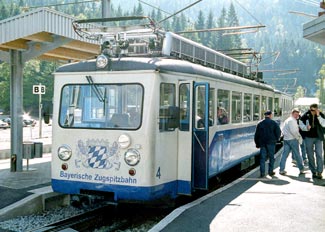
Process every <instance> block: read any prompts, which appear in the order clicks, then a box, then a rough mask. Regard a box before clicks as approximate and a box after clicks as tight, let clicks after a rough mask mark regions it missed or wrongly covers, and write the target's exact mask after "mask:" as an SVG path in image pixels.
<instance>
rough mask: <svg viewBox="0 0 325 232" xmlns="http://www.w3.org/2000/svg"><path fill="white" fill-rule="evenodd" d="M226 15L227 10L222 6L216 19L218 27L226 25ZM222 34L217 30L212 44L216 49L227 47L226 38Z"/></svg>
mask: <svg viewBox="0 0 325 232" xmlns="http://www.w3.org/2000/svg"><path fill="white" fill-rule="evenodd" d="M226 16H227V11H226V9H225V8H224V7H223V8H222V10H221V15H220V17H219V18H218V20H217V25H218V27H220V28H223V27H226V25H227V18H226ZM222 34H223V32H222V31H218V32H217V36H216V44H215V46H214V47H215V48H216V49H217V50H225V49H227V48H228V46H227V40H226V38H225V37H224V36H223V35H222Z"/></svg>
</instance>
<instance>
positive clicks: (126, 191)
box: [52, 28, 292, 202]
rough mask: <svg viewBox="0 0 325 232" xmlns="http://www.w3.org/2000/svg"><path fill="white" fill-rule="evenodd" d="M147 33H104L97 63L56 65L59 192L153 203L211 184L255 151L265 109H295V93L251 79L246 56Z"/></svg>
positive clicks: (55, 181)
mask: <svg viewBox="0 0 325 232" xmlns="http://www.w3.org/2000/svg"><path fill="white" fill-rule="evenodd" d="M146 30H151V32H153V33H152V34H151V35H150V36H149V35H148V36H144V37H143V38H141V39H139V33H137V34H136V38H129V37H128V35H129V36H130V37H131V34H134V31H132V33H129V34H128V32H125V31H124V32H123V33H121V35H120V34H119V35H118V36H116V35H115V36H114V40H113V39H112V38H113V37H112V38H111V37H110V36H108V37H107V38H106V40H105V36H104V37H103V36H102V39H103V38H104V43H103V45H102V50H103V54H101V55H99V56H98V57H97V59H96V60H89V61H83V62H79V63H72V64H68V65H65V66H62V67H60V68H59V69H58V70H57V71H56V72H55V85H54V93H55V95H54V102H53V107H54V110H53V121H52V125H53V148H52V150H53V151H54V152H53V157H52V187H53V190H54V191H56V192H61V193H67V194H103V195H107V196H110V197H111V199H113V200H114V201H116V202H152V201H156V200H160V199H175V198H176V197H177V196H179V195H191V194H192V193H193V192H195V191H196V190H206V189H209V179H210V178H213V177H215V176H216V175H218V174H220V173H222V172H224V171H225V170H227V169H229V168H231V167H234V166H235V165H238V164H240V163H241V162H244V161H246V160H248V159H251V158H252V157H255V156H256V155H257V154H258V149H256V148H255V144H254V141H253V136H254V131H255V127H256V124H257V122H258V121H259V120H260V119H261V118H262V116H263V112H264V111H265V110H267V109H272V110H273V111H274V112H275V117H276V118H277V120H281V117H284V116H286V115H285V114H287V113H288V110H289V109H291V107H292V98H291V97H290V96H288V95H285V94H282V93H281V92H279V91H275V90H274V89H273V88H272V87H271V86H269V85H267V84H265V83H262V82H260V81H256V80H253V78H251V73H250V71H249V68H248V67H247V66H246V65H245V64H244V63H241V62H239V61H237V60H234V59H232V58H230V57H227V56H225V55H223V54H221V53H218V52H216V51H213V50H211V49H209V48H207V47H204V46H202V45H200V44H198V43H195V42H193V41H190V40H188V39H185V38H183V37H181V36H179V35H176V34H174V33H171V32H161V31H159V33H158V32H157V31H155V30H154V29H151V28H150V29H146ZM140 32H141V33H142V32H143V31H140ZM145 32H146V35H147V34H149V33H148V31H145ZM122 34H123V36H122ZM116 38H122V39H121V40H122V42H119V41H116V40H117V39H116ZM139 41H140V42H141V43H140V42H139ZM132 43H134V45H132ZM153 44H154V45H155V46H154V45H153ZM122 45H123V46H122ZM158 48H159V49H158ZM114 53H118V57H115V56H114ZM139 53H141V54H139Z"/></svg>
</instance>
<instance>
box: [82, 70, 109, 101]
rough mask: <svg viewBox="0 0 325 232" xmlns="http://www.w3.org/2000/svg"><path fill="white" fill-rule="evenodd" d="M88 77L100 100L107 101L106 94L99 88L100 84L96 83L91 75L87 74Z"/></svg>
mask: <svg viewBox="0 0 325 232" xmlns="http://www.w3.org/2000/svg"><path fill="white" fill-rule="evenodd" d="M86 79H87V81H88V83H89V84H90V85H91V88H92V90H93V91H94V92H95V94H96V96H97V98H98V100H99V101H100V102H105V96H103V95H104V94H103V93H102V91H101V90H100V89H98V86H97V85H96V84H95V83H94V81H93V78H92V77H91V76H86Z"/></svg>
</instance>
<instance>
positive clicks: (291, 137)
mask: <svg viewBox="0 0 325 232" xmlns="http://www.w3.org/2000/svg"><path fill="white" fill-rule="evenodd" d="M298 118H299V110H296V109H293V110H292V111H291V116H290V117H289V118H287V119H286V120H285V121H284V126H283V129H282V134H283V140H284V145H283V152H282V156H281V161H280V174H281V175H285V174H286V173H287V172H286V171H285V170H284V169H285V166H286V161H287V158H288V155H289V153H290V152H292V156H293V157H294V159H295V161H296V162H297V166H298V168H299V170H300V174H304V173H305V172H304V165H303V163H302V159H301V155H300V152H299V144H302V142H303V141H302V137H301V135H300V133H299V126H298V123H297V120H298Z"/></svg>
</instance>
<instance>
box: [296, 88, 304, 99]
mask: <svg viewBox="0 0 325 232" xmlns="http://www.w3.org/2000/svg"><path fill="white" fill-rule="evenodd" d="M301 97H305V88H304V87H302V86H298V87H297V91H296V93H295V96H294V99H298V98H301Z"/></svg>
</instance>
